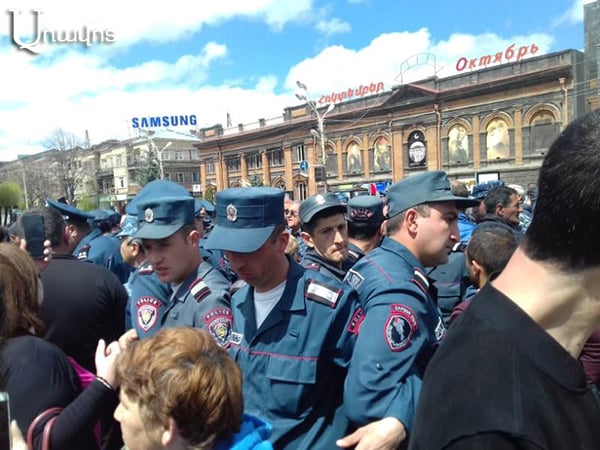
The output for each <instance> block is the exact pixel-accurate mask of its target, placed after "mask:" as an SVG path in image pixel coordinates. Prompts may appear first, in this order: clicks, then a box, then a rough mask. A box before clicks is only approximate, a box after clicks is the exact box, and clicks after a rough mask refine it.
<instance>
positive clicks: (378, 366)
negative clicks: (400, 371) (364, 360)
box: [375, 363, 383, 370]
mask: <svg viewBox="0 0 600 450" xmlns="http://www.w3.org/2000/svg"><path fill="white" fill-rule="evenodd" d="M375 367H376V368H377V370H383V366H382V365H381V364H379V363H377V365H376V366H375Z"/></svg>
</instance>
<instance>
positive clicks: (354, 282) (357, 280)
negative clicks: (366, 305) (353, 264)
mask: <svg viewBox="0 0 600 450" xmlns="http://www.w3.org/2000/svg"><path fill="white" fill-rule="evenodd" d="M363 281H365V277H363V276H362V275H361V274H360V273H358V272H356V271H355V270H353V269H350V270H349V271H348V273H346V276H345V277H344V283H347V284H349V285H350V286H352V287H353V288H354V289H358V288H359V287H360V285H361V284H363Z"/></svg>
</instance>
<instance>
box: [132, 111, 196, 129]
mask: <svg viewBox="0 0 600 450" xmlns="http://www.w3.org/2000/svg"><path fill="white" fill-rule="evenodd" d="M197 123H198V121H197V119H196V115H195V114H191V115H187V116H153V117H134V118H132V119H131V126H132V127H133V128H158V127H182V126H189V125H194V126H195V125H196V124H197Z"/></svg>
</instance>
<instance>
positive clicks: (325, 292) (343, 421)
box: [206, 187, 362, 449]
mask: <svg viewBox="0 0 600 450" xmlns="http://www.w3.org/2000/svg"><path fill="white" fill-rule="evenodd" d="M283 196H284V192H283V191H282V190H280V189H275V188H268V187H249V188H244V189H226V190H224V191H221V192H219V193H217V204H216V209H217V215H216V225H215V227H214V229H213V230H212V231H211V233H210V235H209V237H208V241H207V243H206V246H207V247H208V248H209V249H213V248H215V249H221V250H223V251H224V253H225V255H226V256H227V257H228V259H229V261H230V262H231V266H232V268H233V270H234V271H236V272H237V274H238V275H239V277H240V278H241V279H243V280H244V281H246V283H247V285H245V286H244V287H242V288H241V289H240V290H238V291H237V292H236V293H235V294H234V295H233V298H232V310H233V326H234V328H233V332H232V333H231V348H230V352H231V355H232V357H233V358H234V359H235V360H236V362H237V363H238V364H239V366H240V367H241V369H242V372H243V374H244V404H245V405H244V406H245V408H244V410H245V411H246V412H247V413H249V414H254V415H257V416H259V417H261V418H263V419H265V420H266V421H268V422H270V423H271V425H272V426H273V435H272V436H271V439H272V442H273V445H274V447H275V448H277V449H285V448H289V449H331V448H335V440H336V439H337V438H339V437H341V436H343V435H344V433H345V432H346V431H347V426H348V420H347V418H346V417H345V416H344V414H343V411H342V397H343V384H344V378H345V375H346V368H347V365H348V362H349V360H350V357H351V353H352V348H353V345H354V341H355V337H356V333H357V332H358V328H359V325H360V321H361V320H362V310H361V309H360V307H359V306H358V304H357V302H356V293H355V292H354V290H352V289H351V288H350V287H349V286H347V285H344V284H343V283H341V282H339V281H337V280H335V279H333V278H330V277H326V276H323V275H321V274H320V273H319V272H317V271H314V270H305V269H304V268H303V267H301V266H300V265H298V264H297V263H295V262H294V261H293V260H292V259H290V258H289V257H288V256H287V255H286V254H285V248H286V246H287V242H288V239H290V235H289V233H287V232H286V230H285V224H284V215H283Z"/></svg>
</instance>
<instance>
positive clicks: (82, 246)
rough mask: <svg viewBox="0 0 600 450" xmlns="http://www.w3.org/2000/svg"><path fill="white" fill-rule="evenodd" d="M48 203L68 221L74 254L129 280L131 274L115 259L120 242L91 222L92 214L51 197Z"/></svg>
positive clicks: (120, 277) (123, 279)
mask: <svg viewBox="0 0 600 450" xmlns="http://www.w3.org/2000/svg"><path fill="white" fill-rule="evenodd" d="M46 203H47V205H48V206H50V207H52V208H55V209H57V210H58V211H59V212H60V213H61V214H62V215H63V217H64V219H65V221H66V222H67V231H68V234H69V237H70V239H71V240H72V242H73V245H74V248H73V251H72V252H71V254H72V255H73V256H76V257H77V259H81V260H84V261H89V262H93V263H95V264H99V265H101V266H104V267H107V268H108V269H110V270H111V272H113V273H114V274H115V275H117V277H118V278H119V279H120V280H121V282H122V283H124V282H125V281H126V280H127V276H128V275H129V274H124V273H123V270H122V266H121V265H120V264H118V260H117V261H115V258H116V257H118V254H119V242H118V241H116V240H114V239H111V238H109V237H107V236H103V235H102V231H100V229H99V228H98V227H96V226H91V225H90V224H89V222H88V221H89V220H93V219H94V216H93V215H92V214H90V213H87V212H84V211H82V210H80V209H78V208H76V207H74V206H71V205H67V204H66V203H61V202H58V201H55V200H52V199H49V198H47V199H46Z"/></svg>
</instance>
